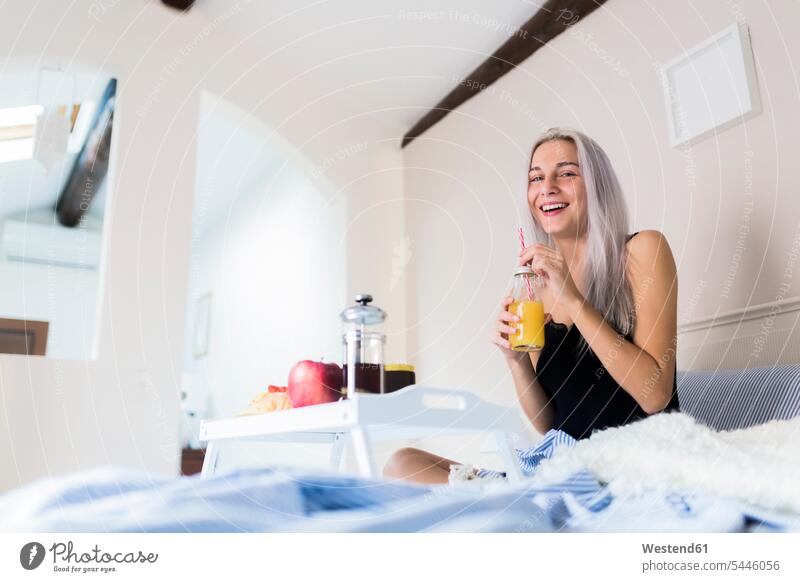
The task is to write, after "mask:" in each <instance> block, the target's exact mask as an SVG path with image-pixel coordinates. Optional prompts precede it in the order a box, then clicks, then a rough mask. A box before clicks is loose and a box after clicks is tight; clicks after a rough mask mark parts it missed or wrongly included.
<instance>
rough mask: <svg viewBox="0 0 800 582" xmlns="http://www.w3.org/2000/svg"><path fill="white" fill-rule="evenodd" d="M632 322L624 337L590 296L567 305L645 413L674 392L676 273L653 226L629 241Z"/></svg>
mask: <svg viewBox="0 0 800 582" xmlns="http://www.w3.org/2000/svg"><path fill="white" fill-rule="evenodd" d="M628 253H629V257H630V258H629V262H628V265H629V281H630V284H631V289H632V291H633V296H634V303H635V305H634V310H635V314H636V325H635V330H634V334H633V342H629V341H627V340H626V339H625V338H624V337H623V336H622V335H621V334H620V333H618V332H617V331H616V330H615V329H614V328H613V327H611V326H610V325H609V324H608V323H606V321H605V320H604V319H603V317H602V315H601V314H600V313H599V312H598V311H597V310H596V309H595V308H594V307H593V306H591V305H590V304H589V303H588V302H586V301H579V302H575V303H573V304H571V305H569V306H568V310H569V312H570V315H571V318H572V320H573V322H574V323H575V325H577V326H578V329H579V330H580V332H581V334H582V335H583V337H584V338H586V341H587V343H588V344H589V346H590V347H591V348H592V351H593V352H594V353H595V354H596V355H597V357H598V358H599V359H600V362H601V363H602V364H603V366H604V367H605V369H606V370H607V371H608V373H609V374H611V377H612V378H614V380H615V381H616V382H617V383H618V384H619V385H620V386H621V387H622V388H623V389H624V390H625V391H626V392H628V393H629V394H630V395H631V396H632V397H633V398H634V399H635V400H636V402H637V403H638V404H639V406H641V407H642V409H643V410H644V411H645V412H647V413H648V414H652V413H654V412H658V411H660V410H662V409H663V408H664V407H665V406H666V405H667V404H668V403H669V400H670V398H671V397H672V388H673V382H674V360H675V348H676V343H677V325H678V322H677V320H678V276H677V269H676V267H675V260H674V259H673V257H672V251H671V250H670V248H669V244H668V243H667V240H666V239H665V238H664V236H663V235H662V234H661V233H660V232H658V231H654V230H647V231H642V232H640V233H639V234H638V235H637V236H635V237H634V238H633V239H631V241H630V243H629V244H628Z"/></svg>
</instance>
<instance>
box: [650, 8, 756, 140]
mask: <svg viewBox="0 0 800 582" xmlns="http://www.w3.org/2000/svg"><path fill="white" fill-rule="evenodd" d="M661 75H662V77H661V78H662V85H663V88H664V93H665V100H666V106H667V121H668V126H669V134H670V144H671V145H672V146H673V147H674V146H678V145H685V144H694V143H697V142H699V141H702V140H703V139H705V138H707V137H710V136H712V135H715V134H717V133H719V132H721V131H724V130H726V129H729V128H731V127H734V126H736V125H738V124H740V123H743V122H745V121H746V120H748V119H750V118H752V117H754V116H756V115H758V114H759V113H760V112H761V99H760V95H759V91H758V81H757V79H756V69H755V61H754V59H753V50H752V47H751V44H750V33H749V30H748V28H747V25H746V24H743V23H742V24H739V23H734V24H732V25H731V26H729V27H727V28H725V29H724V30H722V31H720V32H719V33H717V34H715V35H714V36H712V37H711V38H709V39H708V40H706V41H704V42H702V43H700V44H698V45H697V46H695V47H692V48H691V49H689V50H688V51H686V52H684V53H683V54H682V55H681V56H679V57H676V58H674V59H672V60H671V61H669V62H668V63H666V64H665V65H664V66H663V67H662V68H661Z"/></svg>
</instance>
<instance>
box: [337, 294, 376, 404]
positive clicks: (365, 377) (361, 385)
mask: <svg viewBox="0 0 800 582" xmlns="http://www.w3.org/2000/svg"><path fill="white" fill-rule="evenodd" d="M355 301H356V304H355V305H352V306H350V307H348V308H347V309H345V310H344V311H342V313H341V315H340V317H341V318H342V321H343V322H344V328H345V332H344V334H343V335H342V344H343V346H344V359H343V363H344V365H343V366H342V374H343V386H344V388H343V390H342V392H343V397H344V398H352V397H353V396H354V395H355V394H357V393H359V392H363V393H371V394H383V393H384V390H385V388H384V379H383V345H384V344H385V343H386V336H385V335H384V334H383V333H381V332H379V331H367V326H375V325H378V324H381V323H383V322H384V320H385V319H386V312H385V311H383V310H382V309H380V308H378V307H375V306H374V305H369V304H370V303H371V302H372V295H368V294H366V293H359V294H358V295H356V296H355Z"/></svg>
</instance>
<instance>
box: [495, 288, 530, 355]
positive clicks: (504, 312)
mask: <svg viewBox="0 0 800 582" xmlns="http://www.w3.org/2000/svg"><path fill="white" fill-rule="evenodd" d="M513 301H514V298H513V297H503V301H502V303H501V307H500V313H499V315H498V316H497V324H496V325H495V330H494V332H493V333H492V338H491V339H492V343H494V344H495V345H497V347H499V348H500V351H501V352H502V354H503V355H504V356H505V357H506V358H507V359H509V360H513V359H519V358H520V354H521V355H523V356H524V355H525V352H515V351H514V350H512V349H511V343H510V342H509V341H508V334H511V333H516V331H517V328H516V325H515V324H516V322H518V321H519V317H517V316H516V315H514V314H513V313H511V312H510V311H509V310H508V306H509V305H511V303H512V302H513Z"/></svg>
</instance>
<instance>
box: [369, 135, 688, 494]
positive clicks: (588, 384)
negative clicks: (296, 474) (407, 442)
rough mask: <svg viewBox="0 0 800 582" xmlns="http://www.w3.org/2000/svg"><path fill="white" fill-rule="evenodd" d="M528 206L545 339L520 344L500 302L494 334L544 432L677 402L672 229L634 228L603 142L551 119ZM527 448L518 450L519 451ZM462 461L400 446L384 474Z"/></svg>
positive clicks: (580, 427) (424, 477)
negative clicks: (511, 337)
mask: <svg viewBox="0 0 800 582" xmlns="http://www.w3.org/2000/svg"><path fill="white" fill-rule="evenodd" d="M528 206H529V209H530V213H531V217H532V218H533V227H534V231H535V233H536V238H537V240H539V241H547V242H548V244H547V245H545V244H534V245H531V246H529V247H527V248H525V249H524V251H520V256H519V264H520V265H530V266H531V268H532V269H533V270H534V272H537V273H539V274H540V275H542V278H543V281H544V286H543V287H542V288H541V289H539V291H540V294H541V298H542V302H543V303H544V308H545V312H546V313H548V317H547V320H548V321H547V323H546V325H545V347H544V349H542V350H541V351H540V352H530V353H526V352H515V351H512V350H511V349H510V347H509V342H508V334H509V333H512V332H513V331H514V328H513V327H512V326H513V325H514V322H515V321H516V317H515V316H514V315H513V314H512V313H510V312H509V311H508V310H507V307H508V305H509V303H511V298H510V297H505V298H504V299H503V301H502V308H501V311H500V314H499V316H498V320H497V326H496V330H495V332H494V334H493V337H492V341H493V342H494V343H495V344H496V346H497V347H498V349H499V350H500V352H501V353H502V354H503V357H504V358H505V361H506V363H507V364H508V367H509V369H510V371H511V376H512V378H513V379H514V385H515V387H516V392H517V396H518V398H519V402H520V405H521V406H522V409H523V411H524V412H525V415H526V416H527V417H528V419H529V420H530V421H531V423H532V424H533V426H534V427H535V428H536V430H537V431H539V432H541V433H544V432H546V431H548V430H549V429H551V428H556V429H560V430H562V431H564V432H566V433H568V434H570V435H572V436H573V437H575V438H577V439H581V438H585V437H588V436H589V435H590V434H591V432H592V431H594V430H597V429H601V428H606V427H611V426H619V425H622V424H625V423H628V422H631V421H634V420H637V419H640V418H644V417H645V416H647V415H650V414H654V413H656V412H659V411H662V410H674V409H677V407H678V400H677V392H676V384H675V371H676V365H675V347H676V338H677V298H678V279H677V274H676V269H675V261H674V259H673V257H672V252H671V250H670V248H669V244H668V243H667V241H666V239H665V238H664V236H663V235H662V234H661V233H659V232H658V231H655V230H645V231H641V232H638V233H633V234H628V217H627V210H626V207H625V200H624V199H623V196H622V191H621V189H620V185H619V181H618V180H617V176H616V174H615V173H614V169H613V168H612V166H611V163H610V161H609V159H608V156H606V154H605V152H604V151H603V150H602V149H601V148H600V146H599V145H598V144H597V143H596V142H595V141H594V140H592V139H591V138H589V137H587V136H585V135H584V134H582V133H580V132H578V131H574V130H564V129H560V128H554V129H550V130H548V131H547V132H546V133H545V134H544V135H543V136H541V137H540V138H539V139H538V140H537V141H536V143H535V144H534V146H533V150H532V154H531V164H530V169H529V173H528ZM520 452H522V451H520ZM454 463H456V461H451V460H450V459H445V458H443V457H440V456H438V455H434V454H432V453H429V452H426V451H422V450H419V449H413V448H404V449H400V450H399V451H397V452H395V453H394V455H392V457H391V458H390V459H389V462H388V463H387V464H386V467H385V468H384V476H386V477H389V478H399V479H409V480H412V481H417V482H421V483H446V482H447V481H448V476H449V473H450V465H451V464H454Z"/></svg>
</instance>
